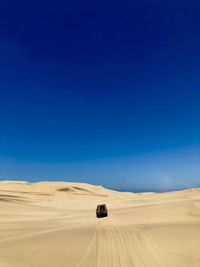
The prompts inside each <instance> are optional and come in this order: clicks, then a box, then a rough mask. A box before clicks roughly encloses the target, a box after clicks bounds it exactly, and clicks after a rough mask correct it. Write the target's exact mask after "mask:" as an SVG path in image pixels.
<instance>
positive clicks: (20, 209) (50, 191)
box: [0, 181, 200, 267]
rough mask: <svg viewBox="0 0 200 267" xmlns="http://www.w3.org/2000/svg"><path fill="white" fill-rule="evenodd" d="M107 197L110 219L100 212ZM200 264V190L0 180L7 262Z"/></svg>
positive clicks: (23, 265) (33, 266)
mask: <svg viewBox="0 0 200 267" xmlns="http://www.w3.org/2000/svg"><path fill="white" fill-rule="evenodd" d="M101 203H105V204H106V205H107V207H108V213H109V214H108V215H109V216H108V217H107V218H101V219H97V218H96V213H95V212H96V206H97V205H98V204H101ZM133 266H134V267H142V266H143V267H144V266H147V267H156V266H160V267H165V266H166V267H167V266H171V267H186V266H187V267H200V189H199V188H193V189H188V190H183V191H175V192H168V193H138V194H134V193H121V192H117V191H112V190H108V189H105V188H103V187H101V186H93V185H89V184H81V183H67V182H38V183H29V182H19V181H1V182H0V267H133Z"/></svg>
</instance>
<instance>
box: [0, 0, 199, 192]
mask: <svg viewBox="0 0 200 267" xmlns="http://www.w3.org/2000/svg"><path fill="white" fill-rule="evenodd" d="M0 5H1V6H0V59H1V61H0V179H20V180H23V179H25V180H31V181H37V180H66V181H80V182H89V183H93V184H102V185H104V186H108V187H113V188H118V189H130V190H134V189H136V190H170V189H174V188H183V187H193V186H200V167H199V165H200V164H199V161H200V89H199V88H200V52H199V47H200V21H199V15H200V5H199V2H198V1H189V0H186V1H184V2H183V1H162V2H160V1H147V0H143V1H106V2H101V3H97V2H94V1H73V2H72V1H71V2H68V1H61V0H58V1H56V4H55V2H54V1H48V2H47V1H26V2H24V1H17V2H16V1H6V2H4V3H1V4H0Z"/></svg>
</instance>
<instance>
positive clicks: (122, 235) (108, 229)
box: [76, 225, 173, 267]
mask: <svg viewBox="0 0 200 267" xmlns="http://www.w3.org/2000/svg"><path fill="white" fill-rule="evenodd" d="M86 266H93V267H101V266H104V267H124V266H126V267H134V266H136V267H145V266H146V267H151V266H152V267H156V266H157V267H158V266H159V267H160V266H162V267H173V265H171V264H170V263H169V262H168V261H167V260H166V259H165V257H164V255H162V253H161V251H160V250H159V249H158V247H156V245H155V243H152V240H150V239H149V238H148V236H147V235H146V233H145V232H144V231H142V230H141V229H139V228H137V227H135V226H134V227H133V226H118V225H115V226H114V225H95V227H94V230H93V233H92V235H91V239H90V242H89V245H88V247H87V249H86V250H85V254H84V255H83V257H82V258H81V259H80V261H79V262H78V264H77V265H76V267H86Z"/></svg>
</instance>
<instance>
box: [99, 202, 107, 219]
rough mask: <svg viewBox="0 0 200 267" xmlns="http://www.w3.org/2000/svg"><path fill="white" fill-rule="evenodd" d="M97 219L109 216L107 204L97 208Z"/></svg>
mask: <svg viewBox="0 0 200 267" xmlns="http://www.w3.org/2000/svg"><path fill="white" fill-rule="evenodd" d="M96 216H97V218H103V217H107V216H108V210H107V207H106V205H105V204H101V205H98V206H97V209H96Z"/></svg>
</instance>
